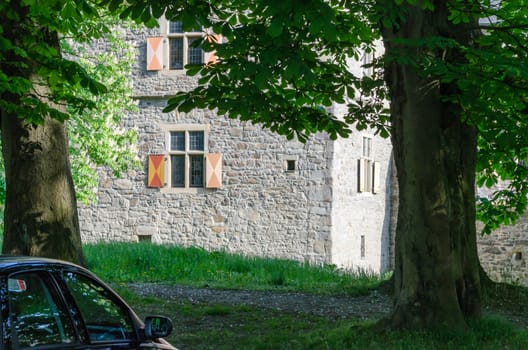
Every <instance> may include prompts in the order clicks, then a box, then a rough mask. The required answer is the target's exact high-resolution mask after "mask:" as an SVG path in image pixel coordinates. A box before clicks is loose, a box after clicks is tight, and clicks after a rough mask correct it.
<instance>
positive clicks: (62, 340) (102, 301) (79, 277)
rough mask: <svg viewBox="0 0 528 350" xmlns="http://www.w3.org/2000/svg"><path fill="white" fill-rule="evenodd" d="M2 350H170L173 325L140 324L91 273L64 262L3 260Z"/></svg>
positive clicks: (158, 320) (164, 321)
mask: <svg viewBox="0 0 528 350" xmlns="http://www.w3.org/2000/svg"><path fill="white" fill-rule="evenodd" d="M0 307H1V315H0V319H1V322H2V327H1V328H0V332H1V336H2V345H1V347H0V350H18V349H50V350H51V349H53V350H61V349H72V350H78V349H79V350H80V349H93V350H96V349H98V350H113V349H137V350H139V349H144V350H146V349H166V350H175V349H176V348H175V347H173V346H171V345H170V344H169V343H168V342H166V341H165V340H164V339H162V338H163V337H166V336H168V335H169V334H170V332H171V331H172V322H171V320H170V319H169V318H167V317H163V316H149V317H146V319H145V321H144V322H142V321H141V320H140V319H139V318H138V316H137V315H136V314H135V313H134V311H132V309H131V308H130V307H129V306H128V305H127V304H126V303H125V302H124V301H123V299H122V298H121V297H119V296H118V295H117V294H116V293H115V292H114V291H112V289H111V288H110V287H108V286H107V285H106V284H105V283H104V282H102V281H101V280H100V279H99V278H97V277H96V276H95V275H94V274H93V273H91V272H90V271H88V270H86V269H84V268H82V267H80V266H77V265H74V264H70V263H67V262H64V261H59V260H51V259H43V258H34V257H18V256H0Z"/></svg>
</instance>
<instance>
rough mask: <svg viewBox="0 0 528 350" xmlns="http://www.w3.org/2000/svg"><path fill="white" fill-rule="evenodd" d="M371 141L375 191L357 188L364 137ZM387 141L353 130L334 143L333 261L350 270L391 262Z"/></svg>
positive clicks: (378, 267)
mask: <svg viewBox="0 0 528 350" xmlns="http://www.w3.org/2000/svg"><path fill="white" fill-rule="evenodd" d="M364 137H367V138H371V140H372V150H371V152H372V155H371V158H372V161H373V162H377V163H378V164H379V170H380V174H379V179H380V186H379V189H378V190H377V191H375V192H374V191H365V192H360V191H359V190H358V187H359V184H358V180H359V174H358V161H360V160H361V159H362V143H363V138H364ZM390 158H391V146H390V140H387V139H382V138H379V137H375V136H373V133H369V132H356V133H354V134H353V135H352V136H351V137H350V138H348V139H339V140H337V141H336V142H335V144H334V155H333V167H332V175H333V176H332V178H333V182H332V184H333V190H334V196H333V210H332V261H333V262H334V263H336V264H337V265H339V266H344V267H347V268H349V269H353V270H362V271H367V272H374V273H383V272H386V271H387V270H388V268H389V265H390V260H391V258H390V256H389V252H390V250H389V245H390V237H389V233H390V231H389V226H390V210H391V205H390V198H391V185H390V183H391V182H390V180H391V173H392V169H391V162H390Z"/></svg>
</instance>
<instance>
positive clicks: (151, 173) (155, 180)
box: [147, 154, 165, 188]
mask: <svg viewBox="0 0 528 350" xmlns="http://www.w3.org/2000/svg"><path fill="white" fill-rule="evenodd" d="M164 184H165V156H164V155H160V154H156V155H150V156H149V165H148V182H147V186H148V187H157V188H159V187H163V185H164Z"/></svg>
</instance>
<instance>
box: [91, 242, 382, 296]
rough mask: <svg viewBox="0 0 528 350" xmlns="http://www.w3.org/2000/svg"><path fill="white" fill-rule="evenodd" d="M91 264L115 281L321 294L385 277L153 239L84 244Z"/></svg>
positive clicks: (352, 291) (357, 290)
mask: <svg viewBox="0 0 528 350" xmlns="http://www.w3.org/2000/svg"><path fill="white" fill-rule="evenodd" d="M84 252H85V254H86V260H87V264H88V266H89V267H90V269H92V270H93V271H94V272H95V273H97V274H98V275H99V276H101V277H102V278H103V279H107V280H112V281H115V282H131V281H136V282H167V281H170V283H178V284H186V285H191V286H196V287H204V286H208V287H215V288H229V289H275V290H283V291H290V290H298V291H304V292H309V293H319V294H327V293H333V294H346V295H362V294H366V293H367V292H368V291H369V290H371V289H372V288H375V287H376V286H377V285H378V284H379V282H380V278H379V277H377V276H375V275H372V274H367V273H361V272H346V271H340V270H338V269H336V268H335V266H331V265H329V266H315V265H310V264H304V263H299V262H296V261H290V260H275V259H266V258H256V257H249V256H242V255H232V254H228V253H225V252H207V251H205V250H203V249H200V248H183V247H178V246H165V245H163V246H158V245H153V244H150V243H138V244H135V243H132V244H131V243H99V244H95V245H92V244H87V245H85V246H84Z"/></svg>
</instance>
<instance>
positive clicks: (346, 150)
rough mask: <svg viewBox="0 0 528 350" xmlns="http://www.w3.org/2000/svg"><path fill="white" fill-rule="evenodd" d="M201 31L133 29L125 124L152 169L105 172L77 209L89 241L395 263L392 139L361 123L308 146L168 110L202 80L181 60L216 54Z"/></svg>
mask: <svg viewBox="0 0 528 350" xmlns="http://www.w3.org/2000/svg"><path fill="white" fill-rule="evenodd" d="M199 35H201V33H200V32H183V31H182V28H181V26H180V25H179V23H177V22H173V23H170V24H169V23H167V21H160V27H159V28H156V29H152V30H145V31H138V32H132V31H130V32H127V40H128V41H129V42H130V43H131V44H132V45H134V46H135V47H136V49H137V50H136V51H137V61H136V62H135V64H134V69H133V70H134V73H133V83H134V91H135V95H136V98H137V101H138V107H139V111H138V112H137V113H132V114H129V115H127V116H126V118H125V119H124V126H125V127H130V128H136V129H137V130H138V132H139V144H138V149H139V156H140V158H141V160H142V161H143V164H144V168H143V169H141V170H132V169H131V170H130V171H129V172H128V173H127V174H126V176H125V177H124V178H121V179H117V178H115V177H113V176H112V174H111V173H110V172H104V171H103V172H101V174H100V175H101V179H100V184H99V191H98V203H97V204H95V205H91V206H81V207H80V208H79V215H80V224H81V230H82V239H83V241H84V242H96V241H110V240H119V241H141V240H150V241H152V242H156V243H161V244H177V245H182V246H198V247H203V248H205V249H208V250H224V251H228V252H236V253H242V254H247V255H255V256H266V257H280V258H288V259H295V260H299V261H306V262H311V263H326V264H335V265H337V266H340V267H346V268H350V269H361V270H368V271H372V272H376V273H380V272H384V271H387V270H388V269H389V264H390V261H391V258H390V256H389V252H390V250H389V248H388V247H389V245H390V238H389V236H390V235H389V232H390V229H389V226H390V208H391V206H390V203H389V202H390V198H391V186H390V179H391V176H392V175H391V165H390V164H391V162H390V158H391V146H390V141H389V140H388V139H382V138H379V137H376V136H374V135H373V134H372V133H370V132H366V131H365V132H355V133H353V135H352V137H350V138H348V139H339V140H336V141H332V140H331V139H330V138H329V137H328V135H326V134H324V133H320V134H317V135H315V136H314V137H311V138H310V139H309V140H308V141H307V142H306V143H304V144H303V143H300V142H298V141H288V140H287V139H286V138H285V137H283V136H279V135H276V134H274V133H272V132H270V131H268V130H266V129H263V128H262V127H261V126H260V125H254V124H252V123H249V122H241V121H239V120H233V119H228V118H226V117H224V116H219V115H217V114H215V112H213V111H208V110H193V111H192V112H190V113H176V112H171V113H163V112H162V109H163V107H164V106H165V105H166V102H167V99H168V98H170V97H171V96H173V95H174V94H175V93H176V92H178V91H182V90H187V89H189V88H191V87H192V86H194V84H195V80H194V78H190V77H188V76H186V75H185V72H184V71H183V69H182V67H183V66H184V65H185V64H187V63H188V62H205V61H208V60H212V59H215V57H214V55H204V53H203V52H202V51H201V50H200V49H194V48H192V47H191V46H190V43H191V42H192V40H194V39H195V38H196V36H199ZM354 69H355V70H356V72H357V74H367V73H368V72H364V71H362V69H361V68H360V66H359V64H357V65H356V66H354ZM332 110H333V113H335V114H336V115H338V116H339V115H340V114H342V113H344V110H343V109H342V107H341V106H338V105H336V106H333V107H332Z"/></svg>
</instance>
